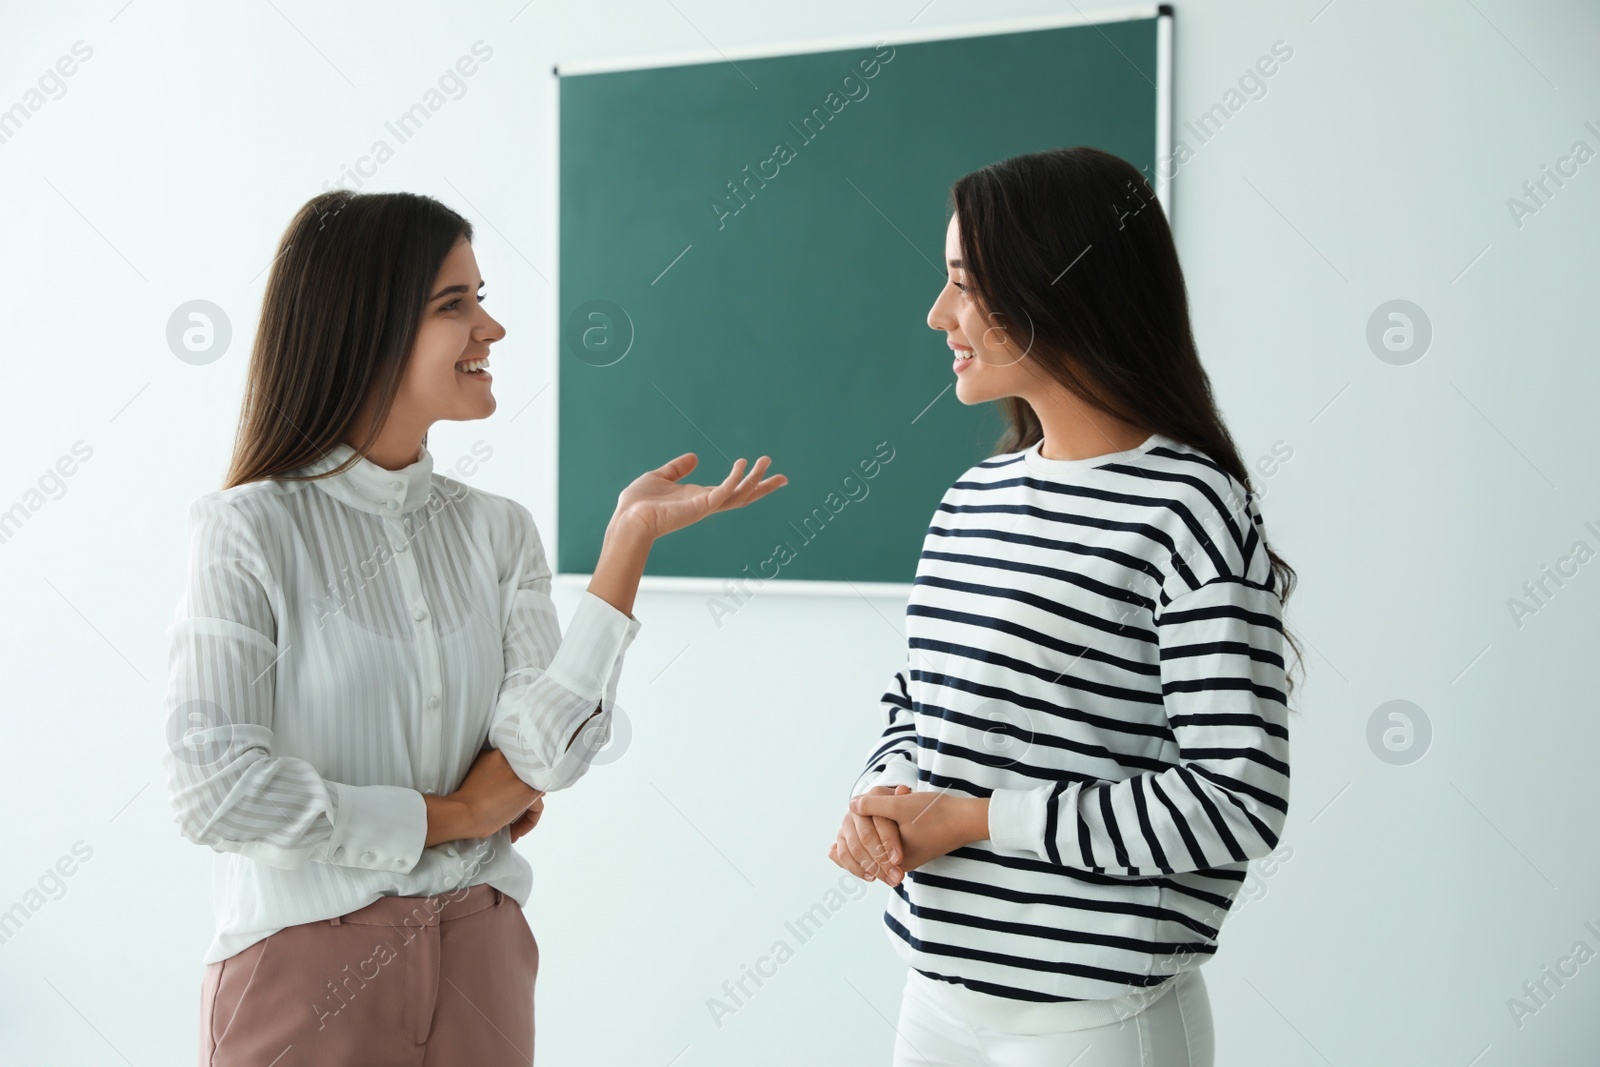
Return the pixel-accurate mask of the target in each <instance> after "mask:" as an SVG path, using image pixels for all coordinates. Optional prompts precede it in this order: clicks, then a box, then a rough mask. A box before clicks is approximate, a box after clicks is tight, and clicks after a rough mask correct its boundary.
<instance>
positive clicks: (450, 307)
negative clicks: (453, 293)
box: [439, 293, 489, 311]
mask: <svg viewBox="0 0 1600 1067" xmlns="http://www.w3.org/2000/svg"><path fill="white" fill-rule="evenodd" d="M488 295H489V294H488V293H479V294H478V303H480V304H481V303H483V301H484V298H485V297H487V296H488ZM459 303H461V298H460V297H459V296H458V297H456V298H455V299H454V300H446V301H445V302H444V303H443V304H440V305H439V310H440V311H454V310H455V308H456V305H457V304H459Z"/></svg>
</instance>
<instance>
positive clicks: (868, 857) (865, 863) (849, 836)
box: [843, 826, 878, 881]
mask: <svg viewBox="0 0 1600 1067" xmlns="http://www.w3.org/2000/svg"><path fill="white" fill-rule="evenodd" d="M843 833H844V843H845V845H846V847H848V848H849V849H850V855H852V856H854V857H855V859H856V863H858V864H860V865H861V869H862V870H863V871H865V872H866V874H867V880H868V881H871V880H872V879H874V878H876V877H878V863H877V861H876V860H874V859H873V858H872V853H870V852H868V851H867V846H866V845H863V844H862V843H861V839H860V838H859V837H857V836H856V833H855V828H854V827H853V826H852V827H847V828H846V829H845V830H844V831H843Z"/></svg>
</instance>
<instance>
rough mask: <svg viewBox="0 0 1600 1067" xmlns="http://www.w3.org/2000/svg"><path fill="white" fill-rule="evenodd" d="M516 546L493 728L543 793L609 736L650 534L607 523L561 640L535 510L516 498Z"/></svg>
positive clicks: (560, 783) (559, 784) (579, 770)
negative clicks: (631, 612) (502, 674)
mask: <svg viewBox="0 0 1600 1067" xmlns="http://www.w3.org/2000/svg"><path fill="white" fill-rule="evenodd" d="M509 515H510V518H511V522H512V529H511V530H510V531H509V533H508V534H507V539H508V541H507V543H509V544H511V545H513V546H514V548H513V551H512V553H511V559H510V561H509V568H508V571H507V573H506V574H505V575H504V579H505V580H506V581H508V582H514V583H515V589H514V591H513V593H512V598H511V610H510V614H509V617H508V619H507V621H506V624H505V631H504V652H505V668H506V673H505V678H504V680H503V681H502V682H501V686H500V695H499V697H498V699H497V701H496V704H495V709H494V713H493V716H492V718H491V721H490V727H489V741H490V744H492V745H493V746H494V747H496V748H498V749H500V751H501V752H502V753H503V754H504V755H505V757H506V760H507V761H508V762H509V763H510V764H511V766H512V768H513V769H514V770H515V771H516V772H517V776H518V777H519V778H521V779H522V780H523V781H524V782H526V783H527V784H528V785H530V786H532V787H533V788H534V789H538V790H540V791H541V792H546V793H548V792H551V791H553V790H557V789H564V788H566V787H567V786H569V785H571V784H573V783H574V782H576V781H577V780H578V779H579V778H580V777H582V776H583V774H584V772H585V771H587V770H588V768H589V764H590V762H591V761H592V760H593V758H594V754H595V752H596V751H597V750H598V749H599V748H600V747H601V746H603V745H604V744H605V743H606V741H608V740H609V739H610V724H611V712H612V709H613V707H614V705H615V701H616V688H617V681H618V678H619V676H620V674H621V671H622V659H623V653H624V652H626V651H627V648H628V646H629V645H630V644H631V643H632V642H633V639H634V637H635V636H636V635H637V634H638V632H639V627H640V623H639V620H637V619H635V618H633V617H632V616H631V615H629V614H628V610H630V609H631V608H632V606H633V600H634V596H635V594H636V592H637V590H638V587H639V578H640V576H641V575H642V574H643V573H644V565H645V559H646V557H647V556H648V555H649V551H650V547H651V544H652V543H653V542H652V539H651V538H650V537H649V536H647V535H646V534H645V533H644V532H643V530H642V529H641V528H640V527H638V526H636V525H634V524H633V523H631V522H629V521H627V520H625V519H621V518H614V519H613V521H612V523H611V524H610V525H609V526H608V527H607V530H606V537H605V541H604V542H603V543H602V545H601V549H600V560H599V562H598V563H597V564H596V566H595V573H594V577H593V578H592V579H591V580H590V582H589V588H588V590H586V591H585V593H584V594H583V597H582V599H580V600H579V602H578V607H577V610H576V611H575V612H574V613H573V617H572V622H571V623H570V624H568V626H567V632H566V635H565V636H564V637H563V636H562V633H561V630H560V626H559V624H558V620H557V617H556V610H555V604H554V603H553V602H552V601H551V599H550V581H551V572H550V567H549V564H548V563H547V562H546V560H545V554H544V546H543V543H542V541H541V539H540V537H539V531H538V529H537V528H536V527H535V526H534V523H533V516H532V515H531V514H529V512H528V510H527V509H526V508H525V507H523V506H522V505H520V504H516V503H515V502H512V504H511V508H510V511H509Z"/></svg>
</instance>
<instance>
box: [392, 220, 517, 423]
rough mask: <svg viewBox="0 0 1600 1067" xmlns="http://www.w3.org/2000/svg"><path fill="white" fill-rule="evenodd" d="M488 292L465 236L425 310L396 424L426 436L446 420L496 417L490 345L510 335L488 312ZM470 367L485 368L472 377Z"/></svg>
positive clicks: (396, 403)
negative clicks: (485, 297)
mask: <svg viewBox="0 0 1600 1067" xmlns="http://www.w3.org/2000/svg"><path fill="white" fill-rule="evenodd" d="M482 288H483V279H482V278H481V277H480V276H479V274H478V261H477V259H476V258H475V257H474V256H473V254H472V243H471V242H470V241H468V240H467V239H466V238H465V237H463V238H461V240H459V241H457V242H456V245H455V247H454V248H453V249H451V250H450V254H449V255H448V256H446V257H445V260H444V264H443V265H442V266H441V267H440V268H439V276H438V278H436V279H435V280H434V283H433V287H432V289H431V290H430V296H429V297H428V302H427V303H426V304H425V305H423V309H422V322H421V324H420V325H419V326H418V327H417V338H416V341H415V342H414V343H413V344H412V346H411V357H410V359H409V360H408V361H407V363H406V369H405V373H404V375H402V377H401V379H400V391H399V393H398V394H397V395H396V396H395V401H394V408H393V409H392V410H391V411H390V415H389V418H390V421H395V420H396V419H399V420H400V421H404V422H408V423H413V424H420V426H421V430H422V432H426V431H427V428H428V427H429V426H430V425H432V424H433V423H435V422H437V421H439V420H440V419H452V420H466V419H481V418H485V417H487V416H489V415H492V414H493V413H494V409H495V399H494V393H492V392H491V391H490V382H491V380H492V379H491V378H490V377H489V371H488V369H487V368H488V360H489V346H490V345H491V344H493V343H494V342H495V341H498V340H500V339H501V338H502V337H504V336H505V335H506V331H505V327H503V326H501V325H500V324H499V323H498V322H496V321H495V320H494V319H493V318H492V317H490V315H489V313H488V312H487V311H485V310H484V308H483V294H482V292H480V290H482ZM469 367H477V368H482V369H479V370H476V371H474V372H470V373H469V372H468V370H467V368H469Z"/></svg>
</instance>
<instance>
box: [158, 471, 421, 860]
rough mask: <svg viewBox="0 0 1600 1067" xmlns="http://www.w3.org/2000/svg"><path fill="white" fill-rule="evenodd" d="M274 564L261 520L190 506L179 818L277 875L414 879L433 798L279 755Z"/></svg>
mask: <svg viewBox="0 0 1600 1067" xmlns="http://www.w3.org/2000/svg"><path fill="white" fill-rule="evenodd" d="M276 588H277V586H276V583H275V581H274V578H273V575H272V572H271V568H270V567H269V566H268V565H267V562H266V560H265V558H264V556H263V554H262V552H261V549H260V545H259V543H258V541H257V539H256V537H255V536H254V534H253V533H252V531H251V529H250V527H249V524H248V523H247V522H246V521H245V519H244V517H243V516H242V515H241V514H240V513H239V512H238V510H237V509H236V508H234V507H233V505H232V504H230V503H228V502H227V501H226V500H224V499H221V498H219V497H217V496H205V497H201V498H199V499H197V500H196V501H195V502H194V504H193V505H191V507H190V510H189V555H188V579H187V585H186V588H185V591H184V595H183V599H182V600H181V601H180V602H179V605H178V609H177V612H176V615H175V617H174V620H173V624H172V627H171V628H170V630H169V631H168V633H169V638H170V646H169V647H170V653H169V658H168V675H167V687H166V695H165V698H164V711H165V716H166V723H167V741H168V744H167V746H166V749H165V751H164V752H163V754H162V758H161V762H162V766H163V767H164V768H165V770H166V773H167V786H168V797H169V801H170V803H171V806H172V809H173V811H174V819H173V821H174V822H176V823H177V824H178V827H179V830H180V832H181V833H182V834H183V836H184V837H185V838H187V839H188V840H190V841H193V842H195V843H197V844H203V845H207V846H209V847H210V848H211V849H212V850H213V851H216V852H234V853H238V854H239V855H241V856H245V857H247V858H249V859H254V860H258V861H260V862H262V863H266V864H269V865H271V866H274V867H286V868H296V867H300V866H302V865H303V864H304V863H306V862H307V861H315V862H322V863H331V864H335V865H340V866H348V867H366V868H371V869H374V870H399V871H409V870H411V869H412V868H413V867H415V866H416V865H417V861H418V860H419V859H420V857H421V856H422V850H423V843H424V840H425V839H426V836H427V808H426V802H425V801H424V800H423V796H422V794H421V793H419V792H417V791H416V790H414V789H408V788H404V787H401V786H393V785H348V784H345V783H341V782H332V781H328V780H326V779H324V778H323V777H322V776H321V774H319V773H318V771H317V768H316V767H314V766H313V765H312V764H311V763H310V762H308V761H307V760H304V759H300V758H297V757H293V756H283V755H277V754H275V753H274V752H273V700H274V689H275V687H274V671H275V669H276V667H277V665H278V663H279V661H280V660H281V659H282V656H283V654H284V652H285V651H287V650H280V649H279V647H278V643H277V640H276V632H277V625H276V619H275V615H274V610H273V590H275V589H276Z"/></svg>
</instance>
